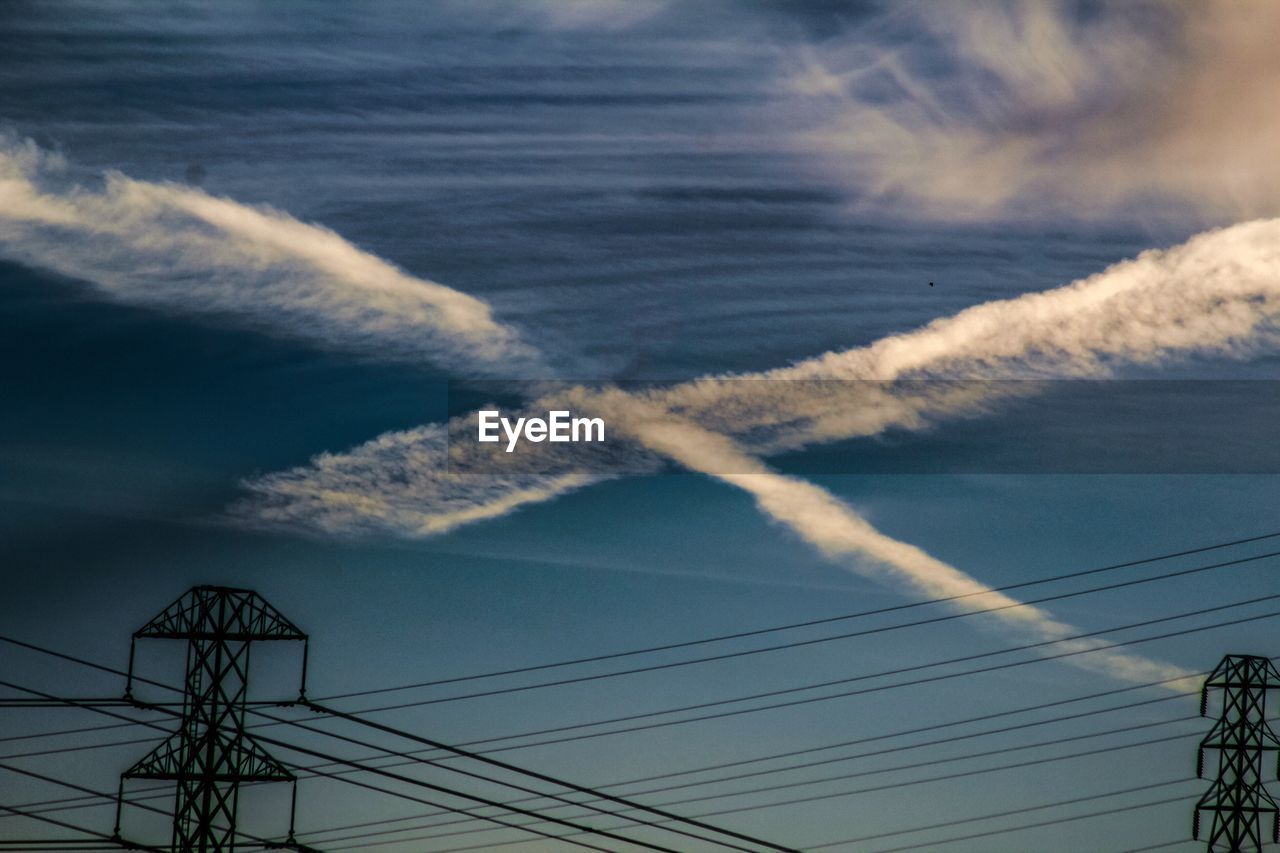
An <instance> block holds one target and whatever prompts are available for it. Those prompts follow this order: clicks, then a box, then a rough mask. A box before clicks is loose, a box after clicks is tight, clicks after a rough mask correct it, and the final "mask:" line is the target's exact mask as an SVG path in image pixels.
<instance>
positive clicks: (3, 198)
mask: <svg viewBox="0 0 1280 853" xmlns="http://www.w3.org/2000/svg"><path fill="white" fill-rule="evenodd" d="M64 166H65V164H64V163H63V162H62V160H61V158H59V157H58V156H56V155H52V154H50V153H48V152H45V151H42V150H41V149H39V148H38V147H37V146H35V145H34V144H33V143H31V142H20V141H18V140H16V139H13V138H0V254H3V255H4V256H5V257H8V258H12V259H14V260H18V261H21V262H23V263H27V264H30V265H32V266H36V267H40V268H43V269H47V270H52V271H54V272H57V273H60V274H62V275H66V276H69V277H73V278H77V279H81V280H83V281H86V282H89V283H91V284H92V285H93V286H95V287H97V288H98V289H99V290H101V291H102V292H103V293H104V294H106V295H107V296H109V297H111V298H113V299H117V300H120V301H123V302H131V303H136V304H140V305H147V306H151V307H155V308H160V309H165V310H170V311H175V312H182V313H190V314H197V315H202V316H206V317H210V318H215V319H217V320H219V321H221V322H231V323H237V324H243V325H250V326H253V327H255V328H263V329H267V330H269V331H272V332H274V333H278V334H285V335H290V336H294V337H297V338H301V339H305V340H308V341H311V342H313V343H316V344H319V345H321V346H325V347H332V348H338V349H346V350H351V351H355V352H360V353H367V354H372V355H376V356H378V357H379V358H392V359H403V360H413V361H422V362H429V363H433V364H440V365H444V366H447V367H455V368H459V369H466V370H467V371H469V372H471V373H473V374H475V373H479V374H497V375H502V376H512V375H523V372H525V371H527V372H529V373H533V374H536V373H537V371H538V370H539V365H540V359H539V356H538V354H537V352H536V351H535V350H534V349H533V348H531V347H530V346H528V345H527V344H525V343H524V342H523V341H522V340H521V338H520V336H519V334H518V333H517V332H516V331H515V330H514V329H512V328H510V327H508V326H506V325H503V324H502V323H500V322H499V321H497V320H496V319H495V318H494V317H493V314H492V312H491V311H490V309H489V306H488V305H486V304H485V303H484V302H482V301H481V300H479V299H476V298H474V297H472V296H468V295H467V294H465V293H462V292H460V291H457V290H454V289H452V288H449V287H446V286H444V285H442V284H437V283H436V282H433V281H428V280H426V279H423V278H419V277H416V276H413V275H411V274H409V273H407V272H405V271H404V270H401V269H399V268H398V267H396V266H395V265H393V264H390V263H388V262H387V261H385V260H383V259H381V258H379V257H377V256H375V255H372V254H369V253H368V252H364V251H362V250H360V249H359V248H357V247H356V246H354V245H352V244H351V243H349V242H347V241H346V240H344V239H343V238H342V237H340V236H339V235H338V234H336V233H334V232H333V231H331V230H329V229H327V228H324V227H323V226H320V225H315V224H311V223H306V222H301V221H299V220H297V219H294V218H293V217H291V216H289V215H288V214H286V213H283V212H281V211H278V210H274V209H272V208H270V207H265V206H253V205H246V204H241V203H239V202H236V201H233V200H231V199H227V198H220V197H217V196H213V195H210V194H208V193H205V192H203V191H201V190H199V189H195V188H192V187H187V186H182V185H178V184H170V183H150V182H146V181H138V180H133V179H131V178H128V177H126V176H124V175H121V174H119V173H110V174H108V175H106V176H105V179H104V182H103V184H102V186H101V187H100V188H96V189H91V188H88V187H85V186H80V185H77V184H74V183H69V182H68V181H67V180H66V178H65V175H64V174H63V172H64Z"/></svg>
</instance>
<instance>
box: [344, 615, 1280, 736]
mask: <svg viewBox="0 0 1280 853" xmlns="http://www.w3.org/2000/svg"><path fill="white" fill-rule="evenodd" d="M1271 597H1273V596H1266V597H1265V598H1271ZM1242 603H1248V602H1242ZM1234 606H1239V605H1238V604H1237V605H1224V606H1223V607H1219V608H1208V609H1207V610H1206V611H1205V612H1208V611H1209V610H1217V609H1224V608H1226V607H1234ZM1198 613H1199V611H1192V612H1190V613H1183V614H1179V615H1177V616H1169V617H1164V618H1162V619H1155V620H1146V621H1144V622H1137V623H1132V624H1129V625H1121V626H1117V627H1114V628H1107V629H1104V630H1101V631H1093V632H1088V633H1084V634H1077V635H1074V636H1071V637H1064V638H1060V639H1057V640H1047V641H1043V642H1038V643H1031V644H1028V645H1024V646H1013V647H1008V648H1004V649H998V650H995V651H992V652H984V653H982V654H981V655H976V656H965V657H962V658H955V659H949V660H943V661H935V662H933V663H930V664H921V665H918V666H913V667H904V668H901V669H894V670H885V671H881V672H877V673H868V674H865V675H860V676H854V677H851V678H846V679H837V680H835V681H830V682H821V683H817V684H810V685H803V686H800V687H791V688H785V689H781V690H773V691H768V692H765V693H757V694H750V695H747V696H739V697H735V698H733V699H718V700H713V701H708V702H699V703H696V704H692V705H684V706H680V707H677V708H667V709H663V710H660V711H648V712H644V713H638V714H628V715H626V716H621V717H613V718H609V719H604V720H596V721H593V722H589V723H574V724H572V725H565V726H553V727H548V728H542V729H535V730H531V731H525V732H519V733H516V734H510V735H501V736H496V737H489V738H482V739H479V740H472V741H465V742H463V743H461V744H457V745H458V746H462V747H467V748H470V747H474V746H481V745H486V744H492V743H499V742H502V741H510V740H519V739H522V738H527V737H537V736H539V735H545V734H559V733H561V732H568V731H575V730H578V729H585V728H593V727H596V726H603V725H610V724H613V723H620V722H632V721H635V720H641V719H651V718H653V717H660V716H665V715H667V714H675V713H680V712H684V711H694V710H702V709H705V708H712V707H717V706H722V705H728V704H733V703H736V702H746V701H750V700H753V699H760V698H767V697H771V696H780V695H786V694H793V693H799V692H803V691H806V690H814V689H818V688H820V687H828V686H832V685H833V684H842V683H849V682H853V681H861V680H867V679H872V678H880V677H884V676H887V675H895V674H899V673H900V672H904V671H910V670H916V669H925V668H930V667H935V666H944V665H947V664H951V663H956V662H960V661H963V660H967V659H971V658H974V657H990V656H995V655H999V654H1006V653H1009V652H1015V651H1023V650H1026V649H1031V648H1036V647H1040V646H1045V645H1051V644H1053V643H1060V642H1066V641H1071V640H1077V639H1084V638H1088V637H1092V636H1096V635H1098V634H1106V633H1110V632H1113V631H1121V630H1125V629H1128V628H1135V627H1140V626H1142V625H1148V624H1153V623H1155V622H1164V621H1170V620H1172V619H1181V618H1186V617H1188V616H1194V615H1197V614H1198ZM1277 616H1280V612H1277V611H1273V612H1270V613H1263V614H1259V615H1256V616H1249V617H1245V618H1241V619H1233V620H1229V621H1225V622H1217V623H1211V624H1209V625H1201V626H1198V627H1195V628H1185V629H1183V630H1180V631H1170V632H1167V633H1163V634H1154V635H1151V636H1148V637H1138V638H1135V639H1132V640H1122V641H1116V642H1113V643H1105V644H1101V645H1098V646H1094V647H1091V648H1088V649H1076V650H1073V651H1068V652H1061V653H1058V654H1052V655H1044V656H1041V657H1036V658H1027V659H1024V660H1016V661H1010V662H1007V663H1001V664H993V665H991V666H986V667H979V668H976V669H969V670H962V671H960V672H951V673H942V674H939V675H932V676H927V677H923V678H917V679H911V680H907V681H900V682H894V683H892V684H884V685H874V686H871V687H863V688H859V689H856V690H849V691H843V692H840V693H833V694H829V695H826V696H814V697H807V698H802V699H791V700H788V701H785V702H775V703H772V704H768V705H759V706H756V707H754V708H739V709H735V710H729V711H719V712H716V713H712V714H702V715H698V716H693V717H686V718H683V719H679V720H667V721H662V722H655V723H646V724H642V725H636V726H629V727H625V728H618V729H611V730H609V731H604V732H589V733H586V734H578V735H569V736H563V737H556V738H549V739H546V740H541V741H533V742H530V743H521V744H515V745H508V746H502V747H496V748H493V749H487V750H483V752H484V753H485V754H490V753H495V752H504V751H510V750H515V749H528V748H532V747H537V746H549V745H553V744H560V743H569V742H572V741H579V740H587V739H591V738H597V737H608V736H611V735H617V734H629V733H632V732H637V731H648V730H651V729H657V728H664V727H667V726H676V725H684V724H687V723H694V722H702V721H706V720H715V719H723V718H726V717H733V716H738V715H741V714H753V713H757V712H760V711H772V710H778V709H781V708H792V707H796V706H799V705H806V704H811V703H814V702H826V701H829V700H832V699H844V698H848V697H851V696H860V695H864V694H868V693H875V692H880V691H884V690H892V689H896V688H899V687H911V686H918V685H921V684H931V683H935V682H938V681H946V680H949V679H953V678H960V677H965V676H970V675H979V674H984V673H988V672H997V671H1001V670H1005V669H1012V668H1014V667H1019V666H1027V665H1029V664H1036V663H1044V662H1048V661H1054V660H1061V659H1064V658H1069V657H1075V656H1078V655H1083V654H1092V653H1095V652H1101V651H1107V650H1109V649H1115V648H1122V647H1125V646H1133V645H1139V644H1142V643H1149V642H1155V641H1157V640H1164V639H1169V638H1172V637H1184V636H1188V635H1190V634H1197V633H1201V632H1203V631H1211V630H1216V629H1218V628H1227V627H1234V626H1237V625H1242V624H1245V623H1249V622H1256V621H1259V620H1261V619H1273V618H1275V617H1277ZM1172 680H1177V679H1170V681H1172ZM411 706H412V703H410V704H409V705H396V706H391V707H386V708H369V709H363V710H361V711H359V712H356V713H361V714H368V713H376V712H379V711H387V710H393V709H400V708H403V707H411Z"/></svg>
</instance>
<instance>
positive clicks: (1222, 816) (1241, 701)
mask: <svg viewBox="0 0 1280 853" xmlns="http://www.w3.org/2000/svg"><path fill="white" fill-rule="evenodd" d="M1278 688H1280V672H1277V671H1276V667H1275V665H1274V664H1272V663H1271V660H1270V659H1269V658H1265V657H1257V656H1255V655H1227V656H1226V657H1224V658H1223V659H1222V662H1221V663H1219V664H1218V666H1217V668H1216V669H1215V670H1214V671H1213V672H1211V673H1210V674H1209V677H1208V678H1207V679H1205V683H1204V687H1203V689H1202V690H1201V693H1200V715H1201V716H1204V715H1205V712H1206V711H1207V710H1208V705H1209V690H1210V689H1220V690H1222V714H1221V715H1220V716H1219V717H1218V721H1217V722H1216V723H1214V724H1213V728H1211V729H1210V730H1209V733H1208V734H1207V735H1205V737H1204V740H1202V741H1200V749H1199V751H1198V753H1197V758H1196V775H1197V776H1203V775H1204V751H1205V750H1206V749H1213V750H1217V751H1218V774H1217V778H1215V779H1214V781H1213V784H1212V785H1211V786H1210V787H1209V790H1208V791H1206V792H1205V794H1204V796H1203V797H1201V798H1200V800H1199V802H1197V803H1196V811H1195V819H1194V821H1193V827H1192V837H1193V838H1196V839H1199V838H1200V813H1201V812H1209V813H1210V814H1212V816H1213V820H1212V824H1211V826H1210V828H1209V836H1208V850H1209V851H1210V853H1218V851H1226V852H1227V853H1237V851H1250V850H1252V851H1257V850H1261V849H1262V843H1263V841H1262V838H1263V836H1262V830H1261V823H1262V816H1263V815H1270V816H1271V833H1270V840H1272V841H1277V840H1280V807H1277V805H1276V801H1275V800H1273V799H1272V798H1271V795H1270V794H1269V793H1267V789H1266V787H1265V786H1264V785H1263V783H1262V774H1263V760H1264V757H1265V756H1266V754H1267V753H1268V752H1278V753H1280V740H1277V739H1276V736H1275V734H1274V733H1273V732H1272V731H1271V728H1270V727H1269V726H1268V725H1267V721H1266V707H1267V705H1266V702H1267V691H1269V690H1275V689H1278Z"/></svg>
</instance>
